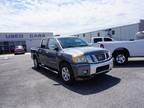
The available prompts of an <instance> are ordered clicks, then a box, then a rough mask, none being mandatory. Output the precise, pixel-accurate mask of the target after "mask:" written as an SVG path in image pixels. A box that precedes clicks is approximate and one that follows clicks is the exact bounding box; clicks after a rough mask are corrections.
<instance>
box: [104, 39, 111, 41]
mask: <svg viewBox="0 0 144 108" xmlns="http://www.w3.org/2000/svg"><path fill="white" fill-rule="evenodd" d="M104 41H112V39H110V38H104Z"/></svg>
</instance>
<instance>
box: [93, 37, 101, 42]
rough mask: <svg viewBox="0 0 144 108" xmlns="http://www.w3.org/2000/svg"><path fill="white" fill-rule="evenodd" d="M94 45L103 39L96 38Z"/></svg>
mask: <svg viewBox="0 0 144 108" xmlns="http://www.w3.org/2000/svg"><path fill="white" fill-rule="evenodd" d="M93 40H94V43H97V42H101V41H102V38H94V39H93Z"/></svg>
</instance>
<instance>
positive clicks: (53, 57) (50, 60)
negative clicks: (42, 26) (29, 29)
mask: <svg viewBox="0 0 144 108" xmlns="http://www.w3.org/2000/svg"><path fill="white" fill-rule="evenodd" d="M56 48H57V41H56V39H54V38H50V39H49V41H48V45H47V49H46V53H47V54H46V55H45V61H46V65H47V66H48V67H50V68H53V69H57V51H56V50H55V49H56Z"/></svg>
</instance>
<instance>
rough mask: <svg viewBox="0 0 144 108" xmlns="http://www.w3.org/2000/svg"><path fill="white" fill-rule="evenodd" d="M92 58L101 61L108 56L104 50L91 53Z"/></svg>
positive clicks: (94, 60)
mask: <svg viewBox="0 0 144 108" xmlns="http://www.w3.org/2000/svg"><path fill="white" fill-rule="evenodd" d="M92 58H93V62H102V61H106V60H108V59H109V58H110V57H109V54H108V53H107V52H106V53H101V54H94V55H92Z"/></svg>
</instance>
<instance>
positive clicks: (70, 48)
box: [31, 37, 113, 84]
mask: <svg viewBox="0 0 144 108" xmlns="http://www.w3.org/2000/svg"><path fill="white" fill-rule="evenodd" d="M31 57H32V59H33V62H34V68H39V67H40V66H42V67H46V68H48V69H51V70H54V71H55V72H58V74H59V75H60V76H61V78H62V80H63V81H64V83H66V84H71V83H72V82H74V81H75V80H78V79H83V78H87V77H91V76H95V75H97V74H105V73H107V72H109V71H110V70H111V69H112V67H113V62H112V56H111V54H110V52H109V51H107V50H106V49H102V48H95V47H92V46H89V45H88V43H87V42H85V41H84V40H82V39H80V38H78V37H52V38H46V39H43V40H42V42H41V47H40V48H34V49H31Z"/></svg>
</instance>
